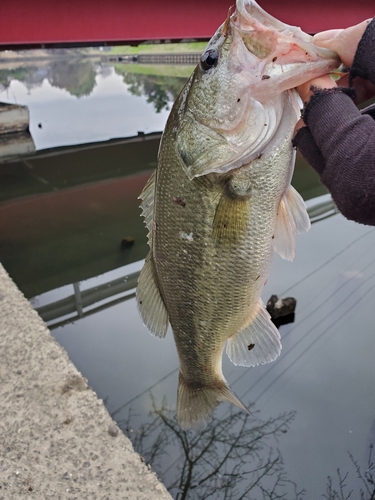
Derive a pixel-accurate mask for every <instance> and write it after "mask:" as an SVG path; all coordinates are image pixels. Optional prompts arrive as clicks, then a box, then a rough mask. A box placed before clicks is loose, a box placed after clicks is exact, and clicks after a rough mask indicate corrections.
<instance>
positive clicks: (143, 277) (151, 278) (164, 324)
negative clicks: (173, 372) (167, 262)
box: [136, 252, 168, 339]
mask: <svg viewBox="0 0 375 500" xmlns="http://www.w3.org/2000/svg"><path fill="white" fill-rule="evenodd" d="M136 295H137V304H138V309H139V312H140V314H141V317H142V320H143V322H144V324H145V325H146V326H147V328H148V329H149V330H150V333H152V335H154V336H155V337H158V338H159V339H163V338H164V337H165V334H166V333H167V329H168V312H167V309H166V307H165V304H164V301H163V298H162V296H161V295H160V291H159V288H158V286H157V283H156V280H155V272H154V266H153V262H152V257H151V252H150V253H149V254H148V256H147V258H146V261H145V263H144V266H143V268H142V270H141V273H140V275H139V279H138V286H137V293H136Z"/></svg>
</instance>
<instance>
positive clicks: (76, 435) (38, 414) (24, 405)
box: [0, 264, 172, 500]
mask: <svg viewBox="0 0 375 500" xmlns="http://www.w3.org/2000/svg"><path fill="white" fill-rule="evenodd" d="M33 497H34V498H38V499H41V498H43V499H47V498H64V499H72V500H73V499H86V498H90V499H93V500H94V499H137V500H150V499H152V500H154V499H155V500H159V499H162V500H164V499H165V500H167V499H169V500H170V499H171V498H172V497H171V496H170V495H169V493H168V492H167V490H166V489H165V487H164V486H163V485H162V484H161V483H160V482H159V481H158V479H157V477H156V475H155V474H154V473H153V472H151V471H150V470H149V469H148V467H146V466H145V465H144V463H143V462H142V461H141V457H140V456H139V455H138V454H137V453H135V452H134V450H133V447H132V444H131V442H130V441H129V439H128V438H127V437H126V436H125V435H124V434H123V433H122V432H121V431H119V429H118V427H117V426H116V424H115V423H114V421H113V420H112V419H111V417H110V415H109V414H108V412H107V410H106V409H105V407H104V405H103V402H102V401H100V400H99V399H98V398H97V396H96V394H95V393H94V392H93V391H92V390H91V389H90V388H89V387H88V385H87V380H86V379H85V378H83V377H82V375H81V374H80V373H79V372H78V371H77V369H76V368H75V367H74V366H73V364H72V363H71V361H70V360H69V358H68V356H67V354H66V352H65V350H64V349H63V348H62V347H61V346H60V345H59V344H58V343H57V342H56V341H55V340H54V339H53V337H52V336H51V334H50V332H49V330H48V329H47V327H46V325H45V324H44V323H43V321H42V320H41V318H40V317H39V316H38V314H37V313H36V312H35V311H34V310H33V308H32V307H31V305H30V304H29V302H28V301H27V300H26V299H25V298H24V297H23V295H22V293H21V292H20V291H19V290H18V288H17V287H16V286H15V284H14V283H13V281H12V280H11V279H10V278H9V276H8V275H7V273H6V272H5V270H4V268H3V267H2V266H1V264H0V500H9V499H13V498H14V499H16V498H17V499H22V498H33Z"/></svg>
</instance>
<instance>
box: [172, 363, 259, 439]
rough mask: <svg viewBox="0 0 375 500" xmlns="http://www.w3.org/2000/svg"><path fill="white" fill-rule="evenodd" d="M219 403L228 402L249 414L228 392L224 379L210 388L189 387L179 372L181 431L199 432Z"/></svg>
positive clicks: (179, 417)
mask: <svg viewBox="0 0 375 500" xmlns="http://www.w3.org/2000/svg"><path fill="white" fill-rule="evenodd" d="M221 401H229V402H230V403H233V404H234V405H236V406H238V408H241V410H244V411H246V412H247V413H250V412H249V410H248V409H247V408H246V407H245V406H244V405H243V404H242V403H241V401H240V400H239V399H238V398H237V396H235V395H234V394H233V392H232V391H231V390H230V388H229V387H228V385H227V383H226V381H225V379H219V380H218V381H217V382H216V383H215V384H212V385H211V386H202V387H197V386H195V387H192V386H190V387H189V385H188V384H187V383H186V381H185V380H184V378H183V375H182V374H181V372H180V373H179V376H178V393H177V419H178V423H179V425H180V427H181V429H184V430H186V429H194V430H199V429H202V428H203V427H205V425H206V424H207V423H208V421H209V420H210V419H211V417H212V413H213V411H214V409H215V408H216V406H217V405H218V404H219V403H220V402H221Z"/></svg>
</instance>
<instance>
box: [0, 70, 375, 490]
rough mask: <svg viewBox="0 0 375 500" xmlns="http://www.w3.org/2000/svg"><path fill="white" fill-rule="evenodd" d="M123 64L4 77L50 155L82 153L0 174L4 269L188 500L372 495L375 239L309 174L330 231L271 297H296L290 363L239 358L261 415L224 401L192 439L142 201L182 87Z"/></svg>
mask: <svg viewBox="0 0 375 500" xmlns="http://www.w3.org/2000/svg"><path fill="white" fill-rule="evenodd" d="M119 66H120V68H117V67H115V66H111V65H107V64H101V63H99V61H97V62H94V63H93V62H91V61H87V60H84V61H81V62H79V61H53V62H49V63H48V64H45V63H43V64H40V65H39V66H35V65H34V67H31V66H30V67H25V68H20V67H18V68H13V69H12V70H9V69H8V70H7V72H4V69H2V70H1V69H0V79H1V80H0V81H1V82H2V84H3V86H4V87H6V88H4V89H3V91H2V92H1V93H0V100H5V99H3V96H6V97H8V98H9V99H10V100H11V99H12V100H13V101H17V102H18V103H19V104H27V105H29V106H30V112H31V127H30V128H31V132H32V135H33V139H34V140H35V143H36V145H37V148H38V149H39V150H40V149H42V148H44V147H52V146H55V145H60V146H67V145H71V144H77V146H74V147H62V148H59V149H52V150H48V151H39V152H37V153H36V154H34V155H31V156H28V157H22V158H18V159H17V160H16V159H14V160H13V161H9V162H7V163H3V164H1V163H0V183H1V186H2V190H1V192H0V259H1V262H2V263H3V264H4V266H5V268H6V269H7V270H8V272H9V273H10V275H11V276H12V277H13V278H14V280H15V281H16V283H17V284H18V285H19V287H20V288H21V290H22V291H23V292H24V293H25V294H26V296H27V297H28V298H30V299H31V303H32V304H33V306H34V307H35V308H36V309H37V310H38V311H39V312H40V314H41V315H42V316H43V317H44V318H45V320H46V321H47V322H48V324H49V325H50V326H51V328H53V334H54V336H55V337H56V339H57V340H58V341H59V342H60V344H61V345H63V346H64V347H65V348H66V350H67V351H68V353H69V356H70V358H71V359H72V361H73V362H74V363H75V365H76V366H77V367H78V369H79V370H80V371H81V372H82V373H83V374H84V376H85V377H87V378H88V380H89V383H90V385H91V386H92V387H93V388H94V390H95V391H96V392H97V394H98V396H99V397H100V398H102V399H103V400H104V401H105V404H106V407H107V409H108V411H109V412H110V413H111V414H112V415H113V417H114V418H115V419H116V421H117V422H118V423H119V425H120V426H121V427H122V429H123V430H124V432H126V433H127V434H128V435H129V436H130V438H131V439H132V440H133V443H134V445H135V447H136V449H137V450H138V451H140V452H141V453H142V454H143V455H144V456H145V459H146V461H147V462H148V463H151V464H152V466H153V467H154V468H155V470H157V472H158V474H159V476H160V477H161V478H162V479H163V481H164V482H165V484H166V485H167V486H168V487H169V488H170V490H171V492H172V494H173V495H174V497H175V498H176V499H179V500H181V499H182V498H188V499H194V498H199V499H201V498H212V499H216V498H226V499H236V500H237V499H240V498H248V499H251V498H253V499H256V500H258V499H263V498H267V499H276V498H286V499H288V500H289V499H294V498H298V499H300V498H303V499H306V500H310V499H312V500H315V499H316V498H322V495H323V497H324V498H327V499H329V500H336V499H337V500H342V499H344V498H345V499H346V498H348V495H349V492H350V491H351V490H353V491H354V492H353V494H352V495H351V497H350V498H361V499H362V498H364V499H366V500H367V499H369V498H373V497H371V495H373V494H374V468H373V465H371V464H372V461H371V460H372V459H370V461H369V449H370V446H371V444H374V439H375V432H374V428H375V427H374V426H375V424H374V421H375V400H374V393H373V386H374V379H375V364H374V362H373V360H374V357H375V342H374V338H375V337H374V336H375V331H374V324H373V314H372V302H373V296H374V289H375V261H374V253H373V248H374V245H375V231H374V228H369V227H365V226H361V225H358V224H354V223H351V222H349V221H347V220H345V219H344V218H343V217H342V216H341V215H340V214H338V213H337V211H336V209H335V207H334V205H333V204H332V201H331V199H330V197H329V196H328V195H326V194H324V193H325V190H324V188H323V187H322V186H321V185H320V183H319V181H318V179H317V177H316V175H315V173H314V172H313V170H312V169H310V168H309V167H308V166H306V164H304V163H303V162H302V161H301V160H299V163H298V165H297V168H296V172H295V176H294V180H293V183H294V185H295V186H296V188H297V189H298V190H299V191H300V192H301V193H302V195H303V196H304V197H305V199H307V200H308V201H307V204H308V208H309V214H310V217H311V219H312V221H313V222H314V224H313V226H312V229H311V231H310V232H309V233H308V234H306V235H301V236H300V237H298V239H297V246H298V250H297V257H296V259H295V261H294V262H293V264H291V263H289V262H285V261H282V260H281V259H279V258H278V256H276V257H275V261H274V265H273V268H272V270H271V274H270V278H269V280H268V283H267V285H266V287H265V290H264V295H263V300H265V301H266V300H267V299H268V298H269V297H270V296H271V295H272V294H277V295H278V296H280V297H286V296H292V297H295V298H296V299H297V308H296V313H295V321H294V323H291V324H287V325H282V326H280V333H281V336H282V343H283V351H282V354H281V356H280V358H278V360H277V361H275V362H274V363H271V364H269V365H264V366H260V367H257V368H250V369H249V368H240V367H234V366H233V365H232V364H231V363H230V362H229V361H228V359H226V357H224V360H223V371H224V373H225V376H226V378H227V380H228V382H229V384H230V385H231V387H233V389H234V391H235V392H236V394H238V396H239V397H240V398H241V399H243V400H244V401H248V402H249V406H250V407H251V410H252V415H251V416H248V415H246V414H245V413H241V412H238V411H236V410H235V409H233V408H230V406H229V405H224V404H223V405H221V406H220V407H219V408H218V409H217V410H216V412H215V415H214V421H213V422H212V424H210V425H208V426H207V428H206V429H204V430H203V431H201V432H200V433H198V434H194V433H193V432H190V431H188V432H185V431H181V430H180V429H179V427H178V426H177V423H176V420H175V410H174V402H175V398H176V390H177V387H176V386H177V372H178V359H177V354H176V350H175V345H174V343H173V339H172V335H171V332H168V334H167V336H166V338H165V339H164V340H163V341H158V340H157V339H155V338H153V337H152V336H150V335H149V334H148V332H147V329H146V328H145V327H144V326H143V325H142V322H141V320H140V317H139V315H138V312H137V309H136V303H135V300H134V289H135V284H136V279H137V276H138V273H139V270H140V269H141V267H142V264H143V260H142V259H144V257H145V255H146V252H147V244H146V236H145V229H144V226H143V222H142V220H141V218H140V211H139V209H138V205H139V200H137V196H138V195H139V192H140V191H141V189H142V187H143V185H144V184H145V183H146V180H147V178H148V176H149V175H150V173H151V172H152V170H153V169H154V168H155V165H156V155H157V148H158V142H159V139H160V132H161V130H162V129H163V127H164V123H165V119H166V117H167V111H166V109H165V106H170V104H171V102H172V100H173V99H174V98H175V96H176V93H177V92H178V84H179V83H181V85H182V83H183V81H182V80H181V81H180V78H179V77H177V76H176V75H174V76H173V78H172V79H170V80H169V79H167V78H166V75H165V74H164V75H163V74H160V71H165V70H164V69H163V68H161V67H160V66H159V67H157V68H154V70H151V69H150V68H147V71H148V73H147V74H144V73H142V71H145V68H144V67H134V68H133V67H132V66H130V65H129V66H127V65H122V66H121V65H119ZM134 66H135V65H134ZM78 67H79V68H78ZM74 68H76V69H74ZM130 69H131V70H132V71H130ZM151 71H153V73H151ZM69 72H72V73H75V74H72V75H70V76H68V74H67V73H69ZM158 72H159V73H158ZM93 85H94V86H93ZM78 96H79V97H78ZM158 109H162V111H161V112H160V113H157V112H156V111H157V110H158ZM39 124H40V125H41V127H39V126H38V125H39ZM138 132H157V133H150V134H146V135H144V134H142V133H141V134H138ZM119 136H120V137H121V139H118V140H114V141H109V142H96V143H94V141H103V140H106V139H108V138H109V137H119ZM83 142H85V143H86V144H85V145H83V146H79V145H78V144H79V143H83ZM87 143H90V144H87ZM125 238H130V239H131V240H134V245H132V246H126V245H125V246H124V245H121V242H122V241H123V240H124V239H125ZM151 391H152V394H151ZM166 401H168V405H167V403H166ZM169 405H171V407H169ZM167 406H168V407H167ZM285 431H286V432H285ZM348 452H350V455H349V454H348ZM337 470H339V472H336V471H337ZM328 476H330V478H331V479H327V477H328ZM304 490H305V493H303V491H304ZM360 491H363V495H362V497H361V496H360V495H361V493H360Z"/></svg>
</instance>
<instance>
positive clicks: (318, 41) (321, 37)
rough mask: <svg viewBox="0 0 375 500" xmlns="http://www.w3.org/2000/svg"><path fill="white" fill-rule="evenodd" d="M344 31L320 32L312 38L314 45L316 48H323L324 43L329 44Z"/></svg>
mask: <svg viewBox="0 0 375 500" xmlns="http://www.w3.org/2000/svg"><path fill="white" fill-rule="evenodd" d="M342 31H344V30H342V29H341V30H327V31H321V32H320V33H317V34H316V35H315V36H314V44H315V45H317V46H318V47H325V46H326V43H328V44H330V42H331V41H332V40H333V39H334V38H336V36H337V35H339V34H340V33H341V32H342Z"/></svg>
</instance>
